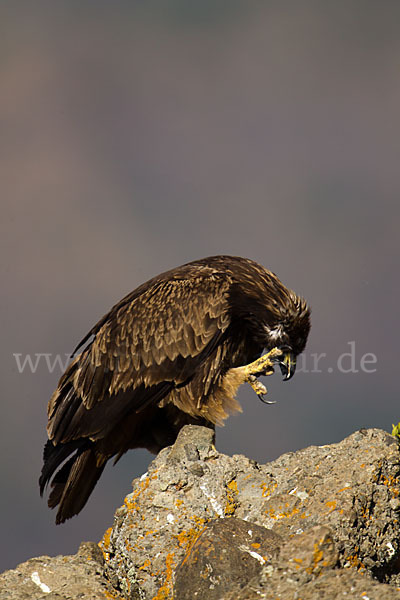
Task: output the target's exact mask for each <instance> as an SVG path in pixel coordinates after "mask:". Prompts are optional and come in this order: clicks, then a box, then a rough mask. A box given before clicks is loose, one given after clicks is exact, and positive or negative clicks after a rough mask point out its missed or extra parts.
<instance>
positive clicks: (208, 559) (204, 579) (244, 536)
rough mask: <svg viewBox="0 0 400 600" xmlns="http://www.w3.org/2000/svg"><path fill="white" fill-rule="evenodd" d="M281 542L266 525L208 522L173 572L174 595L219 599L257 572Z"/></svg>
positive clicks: (184, 598)
mask: <svg viewBox="0 0 400 600" xmlns="http://www.w3.org/2000/svg"><path fill="white" fill-rule="evenodd" d="M281 543H282V540H281V538H280V537H279V536H278V535H276V534H275V533H273V532H272V531H270V530H268V529H265V527H259V526H258V525H251V526H250V525H249V523H247V522H246V521H242V520H241V519H235V517H231V518H230V519H216V520H214V521H211V523H210V524H209V525H207V526H206V527H205V528H204V530H203V531H202V532H201V533H200V535H199V537H198V538H197V540H196V541H195V543H194V544H193V545H192V546H191V548H190V550H189V551H188V553H187V554H186V556H185V558H184V559H183V561H182V563H181V564H180V565H179V566H178V568H177V569H176V571H175V588H174V591H175V596H176V598H179V600H193V599H194V598H208V600H214V599H216V600H218V598H220V596H221V594H222V593H224V592H227V591H231V590H232V589H236V588H240V587H241V586H242V585H243V582H244V581H249V580H250V579H251V578H252V577H255V576H256V575H259V574H260V573H261V568H262V565H263V564H265V563H266V562H267V561H269V560H270V559H271V557H272V556H273V555H274V554H276V552H277V549H278V547H279V545H280V544H281Z"/></svg>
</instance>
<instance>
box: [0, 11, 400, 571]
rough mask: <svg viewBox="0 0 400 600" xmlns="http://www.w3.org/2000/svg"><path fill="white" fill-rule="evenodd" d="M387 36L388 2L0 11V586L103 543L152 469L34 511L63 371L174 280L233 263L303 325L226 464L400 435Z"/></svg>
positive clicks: (229, 429) (398, 56) (121, 468)
mask: <svg viewBox="0 0 400 600" xmlns="http://www.w3.org/2000/svg"><path fill="white" fill-rule="evenodd" d="M399 22H400V3H399V2H397V1H387V0H386V1H385V0H384V1H383V2H380V3H376V2H373V1H369V0H337V1H336V2H334V3H332V2H331V3H328V2H319V1H317V0H315V1H308V0H305V1H303V2H294V1H293V2H281V1H268V2H264V3H260V2H253V1H252V0H246V1H239V0H218V1H211V0H201V2H199V1H198V0H171V1H168V2H165V1H163V0H158V1H156V0H147V1H146V2H142V1H135V0H129V1H122V0H117V1H115V2H106V1H103V0H96V2H91V1H87V0H79V2H77V1H74V0H68V1H66V0H65V1H62V0H57V1H54V0H49V1H43V0H36V2H34V3H32V2H29V1H26V2H23V1H20V0H13V1H12V2H11V1H8V2H2V3H1V5H0V48H1V54H0V82H1V87H0V90H1V93H0V131H1V135H0V155H1V159H0V182H1V184H0V185H1V194H0V202H1V219H0V245H1V246H0V247H1V252H0V257H1V258H0V261H1V265H0V278H1V303H2V307H1V311H0V315H1V337H2V344H1V353H2V356H1V361H0V368H1V375H0V385H1V388H2V389H1V402H2V417H1V423H0V443H1V458H0V461H1V466H0V468H1V494H0V502H1V510H0V515H1V517H0V518H1V520H2V532H3V543H2V544H1V547H0V553H1V556H0V570H3V569H5V568H11V567H14V566H15V565H16V564H17V563H18V562H21V561H23V560H26V559H27V558H29V557H31V556H37V555H41V554H50V555H55V554H60V553H61V554H67V553H74V552H75V551H76V550H77V547H78V545H79V542H80V541H82V540H93V541H97V540H99V539H100V537H101V536H102V534H103V532H104V530H105V529H106V528H107V527H109V526H110V525H111V524H112V521H113V514H114V510H115V509H116V508H117V507H118V506H119V505H121V504H122V502H123V499H124V497H125V495H126V494H127V493H129V491H130V484H131V480H132V479H133V478H134V477H136V476H139V475H141V474H142V473H143V472H145V471H146V469H147V465H148V463H149V461H150V460H151V455H150V454H148V453H147V452H145V451H135V452H133V451H131V452H130V453H128V454H127V455H125V456H124V458H123V459H122V460H121V461H120V462H119V463H118V465H117V466H116V467H114V468H112V467H111V465H110V466H109V467H108V468H107V469H106V471H105V473H104V475H103V476H102V478H101V480H100V482H99V484H98V485H97V488H96V490H95V492H94V493H93V495H92V497H91V498H90V501H89V503H88V505H87V506H86V508H85V509H84V510H83V512H82V513H81V514H80V515H79V516H78V517H75V518H74V519H72V520H71V521H68V522H67V523H66V524H64V525H61V526H58V527H56V526H55V525H54V518H55V514H54V512H51V511H50V510H49V509H48V508H47V506H46V502H45V500H44V499H42V500H41V499H40V497H39V493H38V486H37V480H38V476H39V473H40V469H41V462H42V461H41V459H42V447H43V444H44V442H45V440H46V433H45V426H46V405H47V402H48V399H49V398H50V396H51V394H52V392H53V389H54V388H55V386H56V384H57V381H58V379H59V377H60V375H61V372H62V371H61V367H60V365H59V364H55V365H54V364H53V362H54V360H55V357H56V356H57V355H60V357H61V358H62V359H63V361H64V360H65V357H66V356H67V355H68V354H69V353H70V352H71V351H72V350H73V348H74V347H75V345H76V343H77V342H78V341H79V340H80V339H81V338H82V337H83V336H84V334H85V333H86V332H87V331H88V330H89V329H90V327H91V326H92V325H93V324H94V323H95V322H96V321H97V320H98V319H99V318H100V317H101V316H102V315H103V314H104V313H105V312H106V311H107V310H108V309H109V308H110V307H111V305H113V304H114V303H115V302H117V301H118V300H119V299H120V298H121V297H122V296H123V295H125V294H126V293H128V292H129V291H131V290H132V289H133V288H135V287H136V286H137V285H139V284H140V283H142V282H143V281H145V280H146V279H148V278H149V277H151V276H153V275H155V274H157V273H159V272H161V271H163V270H166V269H169V268H171V267H173V266H176V265H178V264H182V263H184V262H187V261H189V260H192V259H196V258H200V257H203V256H208V255H212V254H221V253H225V254H236V255H243V256H247V257H250V258H253V259H255V260H257V261H259V262H261V263H262V264H264V265H265V266H267V267H268V268H270V269H271V270H273V271H274V272H276V273H277V274H278V275H279V277H280V278H281V279H282V281H283V282H284V283H286V284H287V285H288V286H289V287H292V288H293V289H295V290H296V292H298V293H300V294H302V295H304V297H306V298H307V300H308V301H309V303H310V304H311V306H312V309H313V314H312V319H313V326H312V331H311V335H310V339H309V344H308V347H307V350H306V353H305V355H304V359H303V361H302V364H301V368H300V369H299V372H298V373H297V374H296V376H295V377H294V379H292V380H291V381H290V382H288V383H282V381H281V378H280V376H279V375H278V374H276V375H275V376H273V377H271V378H269V379H268V381H266V383H267V385H268V388H269V394H270V399H274V400H277V404H275V405H273V406H265V405H263V404H261V402H259V400H258V399H257V397H256V396H255V395H254V393H253V392H252V391H251V390H250V388H249V389H247V390H246V389H244V388H242V389H241V390H240V392H239V398H240V400H241V404H242V406H243V409H244V410H243V413H242V414H241V415H239V416H235V417H231V418H230V419H229V420H228V422H227V424H226V425H225V427H224V428H221V429H219V430H218V431H217V448H218V449H219V450H221V451H223V452H226V453H230V454H234V453H236V454H237V453H244V454H246V455H247V456H249V457H251V458H254V459H256V460H258V461H260V462H267V461H270V460H272V459H274V458H276V457H277V456H278V455H280V454H281V453H283V452H288V451H293V450H296V449H299V448H302V447H305V446H308V445H311V444H317V445H318V444H328V443H332V442H338V441H340V440H341V439H343V438H344V437H345V436H347V435H349V434H351V433H352V432H353V431H355V430H357V429H359V428H360V427H381V428H383V429H386V430H389V431H391V425H392V423H397V421H399V420H400V407H399V406H398V390H397V369H398V356H397V354H398V348H397V337H398V335H399V320H398V310H399V309H398V304H399V300H398V299H399V292H400V286H399V277H398V274H399V250H400V243H399V217H400V203H399V197H400V179H399V156H400V155H399V153H400V141H399V140H400V127H399V106H400V76H399V64H400V37H399ZM320 354H322V355H324V356H322V358H321V359H318V358H316V355H320ZM15 355H18V356H15ZM28 355H29V356H30V357H31V361H32V362H31V363H29V361H28V362H26V361H27V358H26V357H27V356H28ZM44 355H48V356H49V359H48V360H49V361H50V363H49V364H47V363H46V358H45V356H44ZM365 355H367V356H365ZM318 360H319V362H318ZM316 361H317V362H316Z"/></svg>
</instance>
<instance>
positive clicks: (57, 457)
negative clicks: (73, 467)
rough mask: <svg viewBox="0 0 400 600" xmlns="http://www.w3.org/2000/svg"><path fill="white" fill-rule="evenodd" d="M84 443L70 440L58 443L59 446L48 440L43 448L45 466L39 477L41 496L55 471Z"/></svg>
mask: <svg viewBox="0 0 400 600" xmlns="http://www.w3.org/2000/svg"><path fill="white" fill-rule="evenodd" d="M83 443H84V442H83V440H76V441H73V442H68V443H67V444H58V445H57V446H54V444H53V442H52V441H51V440H47V442H46V445H45V447H44V450H43V468H42V472H41V474H40V479H39V487H40V495H41V496H43V492H44V489H45V487H46V485H47V484H48V482H49V481H50V479H51V477H52V475H53V473H54V472H55V471H56V470H57V469H58V467H59V466H60V465H61V463H63V462H64V460H65V459H66V458H68V456H69V455H70V454H72V452H74V451H75V450H76V449H77V448H79V447H80V446H82V444H83Z"/></svg>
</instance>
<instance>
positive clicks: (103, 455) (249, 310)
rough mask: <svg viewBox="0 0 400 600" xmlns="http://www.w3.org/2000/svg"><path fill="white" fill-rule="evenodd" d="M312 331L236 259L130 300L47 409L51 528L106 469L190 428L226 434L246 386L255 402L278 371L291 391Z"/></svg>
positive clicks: (298, 307) (181, 273) (306, 318)
mask: <svg viewBox="0 0 400 600" xmlns="http://www.w3.org/2000/svg"><path fill="white" fill-rule="evenodd" d="M309 330H310V310H309V308H308V307H307V304H306V302H305V301H304V300H303V299H302V298H300V297H299V296H297V295H296V294H295V293H294V292H292V291H291V290H289V289H288V288H286V287H285V286H284V285H283V284H282V283H281V282H280V281H279V279H278V277H277V276H276V275H274V274H273V273H271V272H270V271H267V270H266V269H265V268H264V267H262V266H261V265H259V264H257V263H256V262H254V261H252V260H248V259H245V258H241V257H235V256H212V257H210V258H204V259H202V260H196V261H194V262H191V263H188V264H185V265H183V266H181V267H177V268H175V269H172V270H171V271H167V272H166V273H162V274H161V275H158V276H157V277H154V278H153V279H150V280H149V281H147V282H146V283H144V284H143V285H141V286H139V287H138V288H137V289H135V290H134V291H133V292H131V293H130V294H128V295H127V296H126V297H125V298H123V299H122V300H121V301H120V302H118V304H116V305H115V306H114V307H113V308H112V309H111V310H110V311H109V312H108V313H107V314H106V315H105V316H104V317H103V318H102V319H100V321H99V322H98V323H97V324H96V325H95V326H94V327H93V328H92V329H91V330H90V331H89V333H88V334H87V335H86V336H85V337H84V339H83V340H82V341H81V343H80V344H79V345H78V347H77V348H76V350H78V349H79V348H81V347H83V346H84V345H85V344H86V347H84V350H83V351H82V352H81V353H80V354H79V355H78V356H77V357H76V358H75V359H74V360H73V361H72V362H71V364H70V365H69V367H68V368H67V370H66V371H65V373H64V375H63V376H62V377H61V379H60V382H59V384H58V387H57V389H56V391H55V392H54V394H53V396H52V397H51V399H50V402H49V405H48V417H49V421H48V425H47V432H48V436H49V440H48V441H47V443H46V445H45V448H44V457H43V458H44V465H43V469H42V473H41V477H40V480H39V485H40V492H41V494H43V490H44V488H45V486H46V484H47V483H48V482H49V481H50V479H51V478H52V477H53V479H52V481H51V488H52V491H51V493H50V496H49V499H48V505H49V506H50V507H51V508H54V507H55V506H57V505H58V512H57V517H56V523H62V522H63V521H65V520H66V519H69V518H70V517H72V516H73V515H75V514H77V513H79V511H80V510H81V509H82V508H83V506H84V505H85V503H86V501H87V499H88V498H89V495H90V493H91V492H92V490H93V488H94V486H95V485H96V482H97V480H98V479H99V477H100V475H101V473H102V471H103V469H104V467H105V465H106V463H107V461H108V460H109V459H110V458H111V457H113V456H115V457H116V458H115V460H118V459H119V458H120V457H121V456H122V455H123V454H124V453H125V452H126V451H127V450H128V449H129V448H147V449H148V450H150V451H151V452H154V453H156V452H158V451H159V450H160V449H161V448H164V447H165V446H167V445H169V444H171V443H173V442H174V440H175V438H176V436H177V434H178V432H179V430H180V429H181V427H183V425H185V424H187V423H192V424H200V425H207V426H209V427H214V425H216V424H217V425H220V424H222V422H223V420H224V419H225V418H226V417H227V416H228V414H229V413H231V412H235V411H238V410H240V405H239V404H238V403H237V401H236V400H235V394H236V391H237V389H238V387H239V386H240V385H241V384H242V383H244V382H248V383H250V385H251V386H252V387H253V389H254V390H255V391H256V392H257V394H258V395H259V396H260V397H261V398H262V395H263V394H264V393H266V389H265V387H264V386H263V385H262V383H261V382H259V381H258V380H257V377H258V376H260V375H269V374H271V373H273V365H274V364H275V363H278V364H279V365H280V368H281V370H282V373H283V376H284V379H286V380H287V379H290V377H292V375H293V374H294V371H295V367H296V356H297V355H298V354H299V353H300V352H302V351H303V350H304V347H305V344H306V341H307V337H308V333H309ZM264 349H266V350H268V353H267V354H266V355H264V356H261V354H262V352H263V350H264ZM76 350H75V352H76ZM75 352H74V354H75ZM54 473H55V474H54ZM53 475H54V476H53Z"/></svg>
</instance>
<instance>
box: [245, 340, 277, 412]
mask: <svg viewBox="0 0 400 600" xmlns="http://www.w3.org/2000/svg"><path fill="white" fill-rule="evenodd" d="M281 354H282V350H279V348H273V349H272V350H270V351H269V352H268V353H267V354H264V355H263V356H260V358H258V359H257V360H255V361H254V362H252V363H250V364H248V365H245V367H244V373H245V376H246V379H245V382H246V383H249V384H250V385H251V387H252V388H253V390H254V391H255V393H256V394H257V396H258V397H259V398H260V399H261V400H262V401H263V402H264V400H263V396H264V395H265V394H266V393H267V388H266V387H265V385H264V384H263V383H261V381H258V379H257V377H260V376H261V375H272V374H273V372H274V360H273V359H274V358H276V357H277V356H280V355H281ZM266 403H267V404H272V403H271V402H268V401H266Z"/></svg>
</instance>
